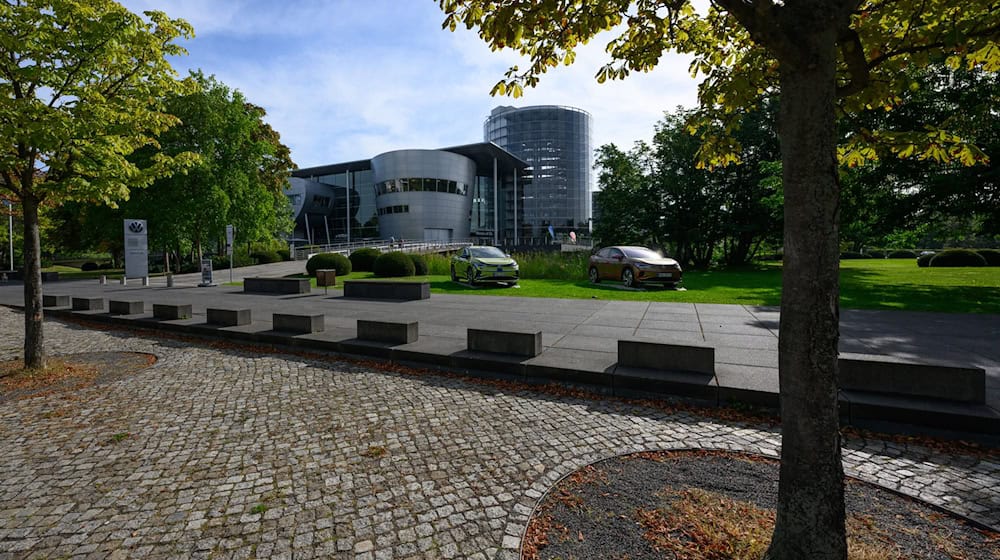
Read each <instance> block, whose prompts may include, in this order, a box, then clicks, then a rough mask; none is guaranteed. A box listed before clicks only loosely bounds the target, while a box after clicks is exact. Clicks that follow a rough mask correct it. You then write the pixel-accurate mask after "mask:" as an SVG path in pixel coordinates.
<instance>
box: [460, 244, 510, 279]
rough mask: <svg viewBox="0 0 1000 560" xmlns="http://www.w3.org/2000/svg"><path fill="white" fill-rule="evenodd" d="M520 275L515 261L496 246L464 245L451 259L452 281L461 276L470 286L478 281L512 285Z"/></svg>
mask: <svg viewBox="0 0 1000 560" xmlns="http://www.w3.org/2000/svg"><path fill="white" fill-rule="evenodd" d="M520 276H521V273H520V270H518V267H517V261H515V260H514V259H512V258H510V255H508V254H506V253H504V252H503V251H501V250H500V249H497V248H496V247H488V246H473V247H466V248H465V249H462V250H461V251H460V252H459V253H458V254H457V255H455V256H454V257H452V259H451V279H452V281H453V282H457V281H458V280H459V278H461V279H463V280H465V282H467V283H468V284H469V285H471V286H474V285H476V284H478V283H480V282H482V283H486V282H494V283H504V284H507V285H509V286H513V285H515V284H517V281H518V280H519V279H520Z"/></svg>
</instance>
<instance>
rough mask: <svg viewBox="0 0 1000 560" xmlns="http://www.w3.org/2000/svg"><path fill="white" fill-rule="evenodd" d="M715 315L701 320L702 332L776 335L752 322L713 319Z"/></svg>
mask: <svg viewBox="0 0 1000 560" xmlns="http://www.w3.org/2000/svg"><path fill="white" fill-rule="evenodd" d="M716 317H718V316H717V315H713V316H711V317H709V318H707V319H703V320H702V321H701V328H702V332H704V333H705V334H706V335H708V334H709V333H713V334H749V335H754V336H776V333H773V332H771V331H770V330H769V329H768V328H766V327H761V326H759V325H756V324H753V322H731V321H718V320H713V319H715V318H716Z"/></svg>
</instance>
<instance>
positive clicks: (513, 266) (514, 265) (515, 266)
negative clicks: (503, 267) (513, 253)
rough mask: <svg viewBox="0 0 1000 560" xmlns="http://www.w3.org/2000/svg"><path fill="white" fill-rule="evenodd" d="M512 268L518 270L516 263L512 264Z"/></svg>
mask: <svg viewBox="0 0 1000 560" xmlns="http://www.w3.org/2000/svg"><path fill="white" fill-rule="evenodd" d="M510 267H511V268H513V269H514V270H517V263H516V262H515V263H511V264H510Z"/></svg>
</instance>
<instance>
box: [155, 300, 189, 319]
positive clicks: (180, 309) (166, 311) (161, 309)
mask: <svg viewBox="0 0 1000 560" xmlns="http://www.w3.org/2000/svg"><path fill="white" fill-rule="evenodd" d="M153 317H155V318H157V319H163V320H166V321H173V320H176V319H190V318H191V304H190V303H178V304H174V303H154V304H153Z"/></svg>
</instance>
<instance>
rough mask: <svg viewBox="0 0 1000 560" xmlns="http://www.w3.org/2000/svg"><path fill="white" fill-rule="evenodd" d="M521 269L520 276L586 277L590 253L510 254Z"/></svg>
mask: <svg viewBox="0 0 1000 560" xmlns="http://www.w3.org/2000/svg"><path fill="white" fill-rule="evenodd" d="M511 256H512V257H513V258H514V260H516V261H517V264H518V267H519V268H520V270H521V278H544V279H547V280H580V279H582V278H586V277H587V263H588V261H589V259H590V255H589V254H587V253H585V252H577V253H552V252H548V253H543V252H537V253H521V254H515V255H511Z"/></svg>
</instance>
